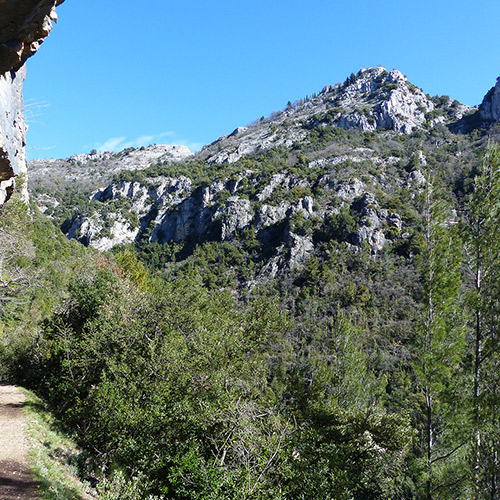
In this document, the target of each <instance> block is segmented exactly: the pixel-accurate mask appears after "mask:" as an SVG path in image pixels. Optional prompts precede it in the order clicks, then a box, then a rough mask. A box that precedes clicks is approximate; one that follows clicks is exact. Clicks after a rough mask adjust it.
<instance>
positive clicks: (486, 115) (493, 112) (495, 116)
mask: <svg viewBox="0 0 500 500" xmlns="http://www.w3.org/2000/svg"><path fill="white" fill-rule="evenodd" d="M479 113H480V115H481V118H482V119H483V120H485V121H494V122H497V121H498V120H500V77H499V78H497V83H496V85H495V86H494V87H493V88H492V89H491V90H490V91H489V92H488V93H487V94H486V96H485V97H484V99H483V102H482V104H481V106H480V107H479Z"/></svg>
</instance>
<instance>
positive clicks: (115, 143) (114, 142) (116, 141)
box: [96, 137, 127, 152]
mask: <svg viewBox="0 0 500 500" xmlns="http://www.w3.org/2000/svg"><path fill="white" fill-rule="evenodd" d="M126 139H127V138H126V137H110V138H109V139H108V140H107V141H105V142H104V143H103V144H101V145H100V146H97V148H96V149H97V150H98V151H101V152H103V151H116V150H117V149H124V148H122V147H121V145H122V144H123V142H124V141H125V140H126Z"/></svg>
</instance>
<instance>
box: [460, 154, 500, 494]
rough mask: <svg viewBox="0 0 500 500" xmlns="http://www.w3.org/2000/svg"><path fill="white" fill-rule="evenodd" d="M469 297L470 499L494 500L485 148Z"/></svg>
mask: <svg viewBox="0 0 500 500" xmlns="http://www.w3.org/2000/svg"><path fill="white" fill-rule="evenodd" d="M467 215H468V223H469V241H468V247H467V248H468V255H469V259H468V260H469V267H470V270H471V271H472V273H473V276H474V292H473V294H472V295H471V300H470V302H469V305H470V309H471V313H472V315H473V318H474V321H473V326H472V336H471V337H472V346H471V347H472V349H471V351H472V353H473V365H472V370H471V371H472V375H473V388H472V395H471V409H472V411H471V414H472V415H471V417H472V418H471V420H472V430H471V440H472V443H473V456H472V460H471V463H472V469H473V471H472V480H473V485H474V489H475V498H476V499H478V500H479V499H483V498H484V499H486V498H488V499H497V498H498V496H499V494H500V484H499V482H500V461H499V448H500V429H499V415H498V412H499V403H500V355H499V352H498V347H499V342H500V149H499V148H498V147H490V149H489V150H488V152H487V154H486V156H485V160H484V162H483V165H482V167H481V170H480V171H479V173H478V175H477V176H476V179H475V185H474V193H473V195H472V197H471V200H470V203H469V206H468V214H467Z"/></svg>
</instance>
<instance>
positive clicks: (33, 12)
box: [0, 0, 64, 206]
mask: <svg viewBox="0 0 500 500" xmlns="http://www.w3.org/2000/svg"><path fill="white" fill-rule="evenodd" d="M63 1H64V0H4V1H0V206H1V205H2V204H3V203H4V202H5V201H6V200H7V199H8V198H9V196H10V194H11V193H12V191H13V189H14V185H15V177H17V176H19V175H21V174H25V173H26V156H25V151H24V146H25V133H26V129H25V125H24V120H23V96H22V87H23V81H24V76H25V69H24V63H25V62H26V60H27V59H28V58H29V57H31V56H32V55H33V54H34V53H35V52H36V51H37V50H38V48H39V47H40V45H41V44H42V42H43V41H44V39H45V37H47V35H48V34H49V33H50V31H51V29H52V21H56V20H57V15H56V12H55V7H56V6H57V5H59V4H61V3H62V2H63Z"/></svg>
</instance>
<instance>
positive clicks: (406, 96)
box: [30, 68, 491, 282]
mask: <svg viewBox="0 0 500 500" xmlns="http://www.w3.org/2000/svg"><path fill="white" fill-rule="evenodd" d="M490 107H491V106H490ZM481 109H482V110H484V109H485V105H483V106H482V108H481ZM488 120H489V115H488V114H487V113H485V112H483V111H481V112H479V111H478V110H477V109H476V108H469V107H467V106H464V105H462V104H460V103H459V102H457V101H453V100H451V99H450V98H448V97H447V96H444V97H433V98H431V97H430V96H428V95H426V94H424V92H423V91H422V90H421V89H419V88H417V87H416V86H414V85H413V84H411V83H410V82H408V80H407V79H406V77H404V76H403V75H402V74H401V73H400V72H399V71H397V70H392V71H390V72H388V71H386V70H385V69H384V68H375V69H366V70H360V71H359V72H358V74H357V75H354V74H352V75H351V76H350V77H349V78H348V79H347V80H346V81H345V82H344V83H343V84H337V85H336V86H334V87H332V86H327V87H325V88H324V89H323V90H322V91H321V92H320V93H319V94H318V95H313V96H311V97H308V98H306V99H300V100H298V101H296V102H295V103H294V104H292V103H289V104H288V106H287V108H286V109H285V110H284V111H282V112H280V113H275V114H274V115H273V116H271V117H270V118H267V119H265V118H261V119H260V120H258V122H256V123H255V124H252V125H249V126H246V127H238V128H237V129H236V130H235V131H233V132H232V133H230V134H228V135H226V136H223V137H221V138H219V139H217V140H216V141H214V142H213V143H212V144H210V145H208V146H205V147H204V148H203V149H202V151H200V152H199V153H197V154H195V155H192V156H188V157H185V158H184V159H183V161H182V162H179V161H177V162H174V161H173V160H175V159H179V158H178V157H177V158H176V157H175V156H174V155H170V156H168V158H166V157H165V156H164V155H163V156H162V155H160V154H158V155H157V156H155V155H156V154H157V153H160V152H162V151H163V149H161V147H159V146H158V147H156V149H151V148H147V149H145V150H143V151H140V150H135V151H132V150H127V151H125V152H122V153H119V154H110V153H106V154H96V155H84V157H82V158H77V157H71V158H69V159H68V160H66V161H62V160H54V161H52V160H51V161H43V160H40V161H35V162H31V164H30V188H31V191H32V193H33V195H34V197H35V200H36V201H37V204H38V205H39V206H40V207H41V208H42V210H43V211H44V212H45V213H47V214H48V215H49V216H51V217H53V218H54V220H55V221H56V222H57V223H58V224H60V225H61V227H62V229H63V231H64V232H65V234H66V235H67V236H68V237H70V238H76V239H78V240H79V241H81V242H82V243H84V244H85V245H91V246H93V247H95V248H97V249H99V250H109V249H111V248H113V247H114V246H116V245H120V244H128V243H134V242H135V243H136V244H142V245H143V244H144V243H147V242H151V243H156V242H157V243H159V244H162V245H163V244H174V245H177V247H176V248H177V252H180V250H179V247H182V249H183V250H182V252H181V253H182V255H184V256H186V255H189V254H190V253H191V252H192V250H193V245H194V246H196V245H197V244H201V243H203V242H206V241H220V242H229V241H234V240H237V239H238V237H239V236H238V235H239V234H240V233H241V232H242V231H244V232H245V234H246V235H249V234H251V235H252V238H255V241H256V243H255V244H256V248H255V254H256V255H257V258H254V257H252V260H254V261H256V262H257V265H256V267H255V270H254V272H253V274H252V279H251V280H249V281H250V282H252V280H254V279H257V280H259V279H260V278H262V277H264V276H268V277H269V276H270V277H274V276H275V275H276V274H277V272H278V270H279V269H282V268H286V269H288V270H290V269H294V268H295V267H297V266H300V265H302V264H303V263H304V262H305V261H306V260H307V259H308V258H309V257H311V256H312V255H314V254H318V252H320V251H321V250H320V246H321V244H322V243H323V242H324V241H327V240H330V239H332V238H333V239H336V240H338V241H344V242H345V243H346V244H347V245H348V246H350V247H353V248H361V246H362V245H364V244H367V245H368V246H369V247H370V249H371V251H372V252H373V253H377V252H379V251H381V250H382V249H383V248H384V247H386V245H388V244H389V245H393V246H401V247H402V246H404V245H405V244H406V243H407V242H408V241H409V240H411V238H412V234H413V232H414V230H415V228H416V222H415V221H416V219H417V218H418V217H417V214H418V212H419V209H420V208H419V203H421V194H422V192H423V188H424V186H425V183H426V175H427V173H426V172H427V170H428V168H432V169H433V170H435V171H436V173H437V174H438V175H439V176H440V177H441V178H442V179H443V182H445V184H446V186H447V187H448V188H449V193H450V196H451V198H450V200H449V201H450V203H451V204H454V203H455V201H456V200H454V197H456V196H460V191H461V189H462V187H461V186H462V185H463V183H464V182H465V181H464V179H465V178H466V176H467V175H468V174H469V172H471V171H472V170H473V169H474V168H475V167H476V166H477V164H478V162H477V158H478V154H477V151H478V150H480V149H481V148H483V147H484V143H485V141H486V139H483V137H485V135H487V134H491V129H488V128H487V127H488V125H489V123H490V122H491V120H490V121H488ZM487 130H488V132H487ZM465 132H467V133H465ZM149 163H150V164H151V166H150V167H149V168H148V164H149ZM111 176H113V180H112V181H111V183H110V184H108V185H107V186H105V184H104V181H105V180H106V179H107V178H109V177H111ZM56 179H58V180H57V184H58V185H57V186H56V185H55V181H56ZM99 183H100V184H101V186H98V185H99ZM98 187H99V189H97V188H98ZM92 188H93V189H94V191H91V190H92ZM344 219H345V220H344ZM342 224H344V225H345V224H347V225H349V224H350V227H348V228H343V229H342V228H340V227H339V225H342ZM405 242H406V243H405Z"/></svg>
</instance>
